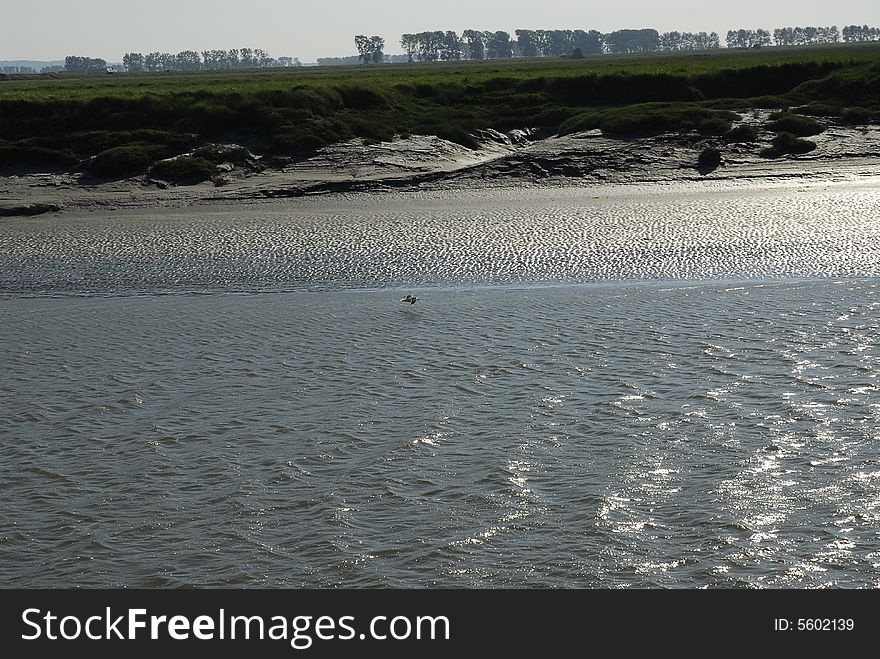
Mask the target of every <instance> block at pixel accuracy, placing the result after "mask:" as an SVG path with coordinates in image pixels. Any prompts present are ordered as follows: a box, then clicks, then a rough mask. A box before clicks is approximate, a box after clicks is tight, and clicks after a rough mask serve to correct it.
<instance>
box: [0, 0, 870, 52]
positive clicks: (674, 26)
mask: <svg viewBox="0 0 880 659" xmlns="http://www.w3.org/2000/svg"><path fill="white" fill-rule="evenodd" d="M851 24H859V25H864V24H867V25H871V26H880V0H836V1H834V2H827V1H824V2H816V1H815V0H770V1H768V0H733V1H730V2H718V0H680V1H675V0H671V1H669V2H658V1H652V0H611V1H606V0H488V1H484V0H427V1H426V0H374V1H373V2H369V1H366V0H315V1H313V2H301V1H300V0H246V1H245V0H147V1H142V2H135V3H127V2H120V1H119V0H77V2H71V1H70V0H3V6H2V7H0V60H25V59H27V60H60V59H64V57H65V56H66V55H74V54H75V55H82V56H86V57H100V58H103V59H106V60H108V61H110V62H118V61H121V59H122V55H123V54H124V53H126V52H141V53H148V52H151V51H162V52H172V53H177V52H180V51H182V50H197V51H202V50H212V49H224V50H225V49H230V48H241V47H250V48H262V49H263V50H266V51H267V52H268V53H269V54H270V55H271V56H273V57H281V56H289V57H298V58H299V59H300V60H301V61H302V62H314V61H315V59H316V58H318V57H334V56H336V57H338V56H343V55H352V54H355V53H356V52H357V50H356V49H355V47H354V35H355V34H366V35H368V36H370V35H374V34H377V35H380V36H382V37H384V38H385V43H386V47H385V52H386V53H400V52H402V51H401V49H400V46H399V43H398V42H399V40H400V35H401V34H403V33H404V32H422V31H424V30H455V31H456V32H459V33H461V32H462V31H463V30H465V29H468V28H471V29H480V30H493V31H494V30H506V31H508V32H510V33H511V35H512V34H513V30H514V29H516V28H530V29H572V30H574V29H583V30H591V29H595V30H599V31H601V32H609V31H612V30H616V29H621V28H647V27H653V28H656V29H657V30H659V31H660V32H666V31H670V30H679V31H682V32H699V31H706V32H712V31H715V32H718V33H719V34H720V35H721V39H722V42H723V41H724V35H725V34H726V32H727V30H729V29H739V28H750V29H755V28H759V27H762V28H765V29H768V30H771V31H772V30H773V28H777V27H786V26H798V25H801V26H806V25H813V26H820V25H821V26H827V25H837V26H838V27H841V28H842V27H843V26H845V25H851Z"/></svg>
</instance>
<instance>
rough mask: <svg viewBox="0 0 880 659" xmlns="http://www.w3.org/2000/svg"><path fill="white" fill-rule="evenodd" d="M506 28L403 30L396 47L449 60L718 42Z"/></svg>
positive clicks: (653, 34) (674, 35) (646, 33)
mask: <svg viewBox="0 0 880 659" xmlns="http://www.w3.org/2000/svg"><path fill="white" fill-rule="evenodd" d="M515 34H516V38H515V39H512V38H511V35H510V34H509V33H508V32H504V31H503V30H499V31H497V32H491V31H482V30H465V31H464V32H462V33H461V36H459V35H458V34H457V33H456V32H454V31H452V30H447V31H445V32H443V31H439V30H437V31H431V32H417V33H408V34H404V35H402V36H401V38H400V46H401V48H403V50H404V52H405V53H406V54H407V56H408V59H409V61H411V62H412V61H414V60H418V61H419V62H436V61H443V62H452V61H457V60H462V59H468V60H482V59H508V58H511V57H560V56H562V55H571V54H572V53H574V52H575V51H578V52H580V54H582V55H591V54H599V53H642V52H653V51H657V50H697V49H702V48H711V47H718V35H717V34H715V33H712V34H711V35H709V34H706V33H705V32H700V33H698V34H692V33H689V32H686V33H684V34H681V33H679V32H671V33H666V34H664V35H662V37H661V35H660V34H659V33H658V32H657V30H650V29H648V30H617V31H616V32H610V33H608V34H602V33H601V32H597V31H596V30H590V31H588V32H587V31H584V30H516V31H515Z"/></svg>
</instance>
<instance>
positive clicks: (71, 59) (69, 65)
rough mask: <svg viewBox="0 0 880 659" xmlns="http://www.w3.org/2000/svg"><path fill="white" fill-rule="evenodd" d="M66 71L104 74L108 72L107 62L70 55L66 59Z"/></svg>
mask: <svg viewBox="0 0 880 659" xmlns="http://www.w3.org/2000/svg"><path fill="white" fill-rule="evenodd" d="M64 70H65V71H67V72H68V73H103V72H104V71H106V70H107V61H106V60H102V59H96V58H93V57H78V56H77V55H68V56H67V57H65V58H64Z"/></svg>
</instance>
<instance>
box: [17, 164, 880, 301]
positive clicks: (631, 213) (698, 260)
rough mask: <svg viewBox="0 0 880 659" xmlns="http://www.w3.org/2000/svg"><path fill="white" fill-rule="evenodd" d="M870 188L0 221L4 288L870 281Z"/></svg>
mask: <svg viewBox="0 0 880 659" xmlns="http://www.w3.org/2000/svg"><path fill="white" fill-rule="evenodd" d="M878 209H880V185H878V179H876V178H875V179H867V180H862V181H860V182H855V183H829V184H822V185H817V184H812V185H807V184H803V185H793V184H791V183H789V184H785V185H779V186H766V185H765V186H763V187H754V186H732V187H724V186H719V185H716V186H714V187H711V186H708V185H692V186H682V185H679V186H660V185H658V186H650V187H645V188H642V189H639V190H634V189H633V188H632V187H627V186H622V187H620V188H610V189H605V190H603V191H602V192H598V191H595V190H594V191H590V190H557V189H554V190H520V191H513V192H510V191H508V192H502V191H477V192H474V193H471V194H467V193H465V194H456V195H450V194H446V195H444V194H438V193H426V194H423V195H418V194H408V193H400V194H389V195H381V196H375V195H355V196H351V197H336V198H327V197H321V198H314V199H302V200H285V201H283V202H277V203H262V204H253V205H244V204H239V205H236V206H235V207H234V209H231V210H225V209H221V208H196V209H188V210H181V211H172V210H169V211H167V212H164V213H156V212H155V211H149V210H141V211H127V212H125V213H92V214H87V215H84V216H78V217H77V216H67V215H65V216H61V217H58V218H52V217H40V218H32V219H27V220H16V221H10V222H4V223H2V224H0V293H14V294H22V293H25V294H27V293H32V294H69V293H97V294H105V293H111V294H112V293H117V294H118V293H153V292H185V291H262V290H276V291H277V290H303V289H314V288H320V287H330V288H338V287H356V288H372V287H384V286H430V285H437V284H460V283H476V282H480V283H492V282H496V283H497V282H533V283H541V282H558V281H566V282H586V281H598V280H619V279H657V278H662V279H706V278H762V277H789V276H875V275H877V274H878V273H880V241H878V240H877V236H878V232H880V224H878V222H880V216H878Z"/></svg>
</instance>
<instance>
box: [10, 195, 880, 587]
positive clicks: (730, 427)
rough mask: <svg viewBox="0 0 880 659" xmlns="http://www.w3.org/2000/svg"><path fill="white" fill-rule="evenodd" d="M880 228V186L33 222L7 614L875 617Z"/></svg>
mask: <svg viewBox="0 0 880 659" xmlns="http://www.w3.org/2000/svg"><path fill="white" fill-rule="evenodd" d="M878 209H880V186H878V185H877V181H872V180H867V181H860V182H850V183H836V184H830V183H829V184H827V185H800V186H797V185H791V184H786V185H775V186H765V187H763V188H745V187H743V188H742V189H728V188H723V187H720V188H717V189H715V188H701V187H699V186H695V187H694V188H692V189H678V190H671V189H669V188H666V187H664V186H657V187H656V188H654V189H648V190H639V191H633V190H632V189H631V188H626V189H623V190H622V191H621V190H606V191H603V192H597V191H596V189H593V190H555V191H554V190H546V191H534V190H531V191H517V192H503V191H493V192H473V193H469V194H464V195H457V196H455V197H453V196H451V195H442V194H425V195H406V194H396V193H395V194H393V195H384V196H380V197H351V198H341V199H340V198H316V199H304V200H297V201H288V202H285V203H284V204H279V205H254V206H242V207H240V208H237V209H222V210H212V209H201V210H195V211H188V212H186V214H184V213H185V212H184V211H165V212H158V211H155V210H152V211H146V210H145V211H140V212H129V213H126V214H125V215H121V214H117V215H114V214H112V213H107V214H100V213H95V214H91V215H88V216H83V217H70V216H67V217H65V216H62V217H58V218H52V217H48V218H34V219H28V220H16V221H6V222H4V223H3V224H0V311H2V318H3V326H2V335H0V355H2V362H3V370H2V379H0V409H2V410H3V413H2V417H0V442H2V444H0V496H2V498H0V564H2V566H3V570H2V571H0V586H6V587H9V586H24V587H38V586H47V587H60V586H73V585H77V586H97V587H103V586H146V587H165V586H218V585H237V586H245V585H248V586H257V585H259V586H319V587H324V586H345V587H366V586H389V587H423V586H434V587H438V586H439V587H457V586H461V587H501V586H512V587H601V588H605V587H685V588H698V587H716V588H717V587H722V588H723V587H741V586H755V587H814V586H815V587H818V586H837V587H878V586H880V533H878V531H877V529H878V521H880V519H878V518H880V452H878V446H880V395H878V372H880V348H878V339H880V286H878V284H880V278H878V276H880V242H878V240H877V237H878V233H880V215H878ZM407 293H415V294H417V295H418V296H419V297H420V298H421V300H420V301H419V302H418V303H417V304H415V305H412V306H411V305H408V304H403V303H401V302H400V298H402V297H403V296H404V295H405V294H407Z"/></svg>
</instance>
